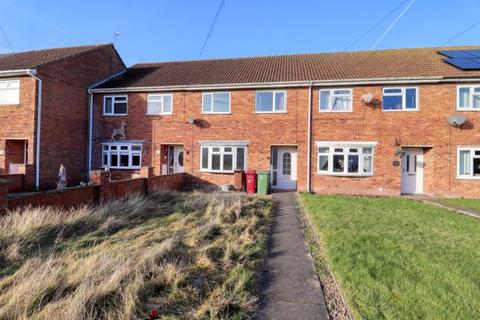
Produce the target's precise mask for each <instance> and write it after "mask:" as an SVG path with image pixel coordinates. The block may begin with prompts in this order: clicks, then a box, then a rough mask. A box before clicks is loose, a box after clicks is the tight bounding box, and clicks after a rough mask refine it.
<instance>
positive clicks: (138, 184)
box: [99, 178, 148, 202]
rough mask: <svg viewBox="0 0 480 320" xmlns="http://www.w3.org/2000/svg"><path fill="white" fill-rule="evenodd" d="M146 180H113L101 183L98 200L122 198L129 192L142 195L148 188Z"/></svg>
mask: <svg viewBox="0 0 480 320" xmlns="http://www.w3.org/2000/svg"><path fill="white" fill-rule="evenodd" d="M147 184H148V181H147V179H146V178H139V179H132V180H123V181H113V182H111V183H109V184H106V185H103V186H102V188H101V189H100V198H99V200H100V202H105V201H109V200H114V199H123V198H125V197H127V196H128V195H129V194H139V195H144V194H145V193H146V192H147V190H148V185H147Z"/></svg>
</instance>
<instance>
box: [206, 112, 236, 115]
mask: <svg viewBox="0 0 480 320" xmlns="http://www.w3.org/2000/svg"><path fill="white" fill-rule="evenodd" d="M202 114H204V115H229V114H232V113H231V112H202Z"/></svg>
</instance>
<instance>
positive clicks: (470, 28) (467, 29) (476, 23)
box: [442, 20, 480, 46]
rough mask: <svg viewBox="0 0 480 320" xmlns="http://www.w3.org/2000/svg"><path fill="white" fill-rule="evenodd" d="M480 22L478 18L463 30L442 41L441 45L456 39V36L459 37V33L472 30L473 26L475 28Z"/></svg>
mask: <svg viewBox="0 0 480 320" xmlns="http://www.w3.org/2000/svg"><path fill="white" fill-rule="evenodd" d="M479 24H480V20H478V21H477V22H475V23H474V24H472V25H470V26H469V27H467V28H466V29H464V30H463V31H461V32H459V33H457V34H456V35H454V36H453V37H451V38H450V39H448V40H447V41H445V42H444V43H442V46H444V45H446V44H447V43H449V42H452V41H453V40H455V39H457V38H458V37H460V36H461V35H463V34H464V33H467V32H468V31H470V30H472V29H473V28H475V27H476V26H478V25H479Z"/></svg>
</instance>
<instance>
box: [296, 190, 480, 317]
mask: <svg viewBox="0 0 480 320" xmlns="http://www.w3.org/2000/svg"><path fill="white" fill-rule="evenodd" d="M302 198H303V200H304V202H305V205H306V207H307V210H308V211H309V214H310V215H311V217H312V220H313V222H314V225H315V228H316V230H317V232H318V233H319V235H320V238H321V241H322V242H323V246H324V249H325V255H326V257H327V262H328V264H329V265H330V268H331V270H332V273H333V274H334V276H335V277H336V279H337V281H338V282H339V283H340V287H341V289H342V293H343V294H344V296H345V298H346V300H347V303H348V305H349V306H350V309H351V310H352V312H353V313H354V315H355V317H356V318H357V319H478V317H479V315H480V299H479V294H480V221H479V220H476V219H473V218H470V217H465V216H462V215H458V214H454V213H452V212H449V211H447V210H444V209H441V208H436V207H434V206H430V205H427V204H423V203H420V202H416V201H413V200H408V199H398V198H362V197H342V196H315V195H302Z"/></svg>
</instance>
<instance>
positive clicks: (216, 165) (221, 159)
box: [200, 143, 247, 173]
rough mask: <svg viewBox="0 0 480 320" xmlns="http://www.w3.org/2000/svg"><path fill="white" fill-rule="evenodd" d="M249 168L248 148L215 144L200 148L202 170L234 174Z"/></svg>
mask: <svg viewBox="0 0 480 320" xmlns="http://www.w3.org/2000/svg"><path fill="white" fill-rule="evenodd" d="M246 168H247V146H246V145H235V144H228V143H226V144H223V143H214V144H212V145H202V146H201V147H200V170H201V171H207V172H219V173H232V172H233V171H234V170H245V169H246Z"/></svg>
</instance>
